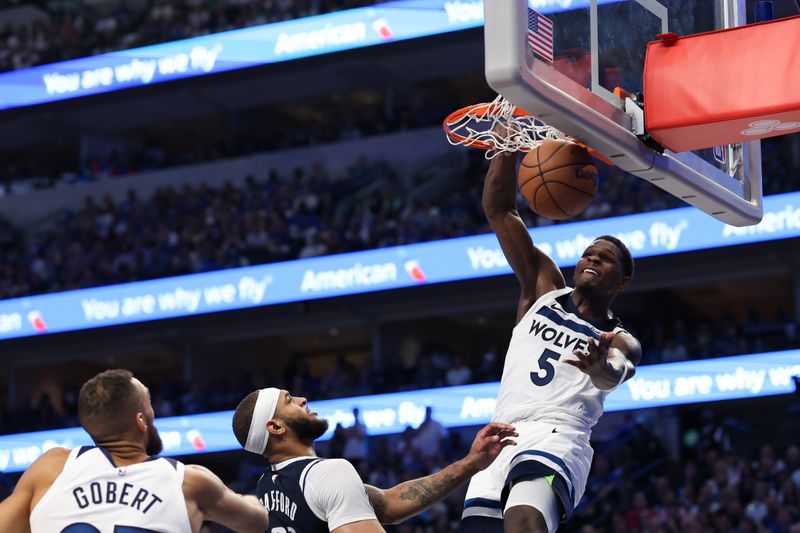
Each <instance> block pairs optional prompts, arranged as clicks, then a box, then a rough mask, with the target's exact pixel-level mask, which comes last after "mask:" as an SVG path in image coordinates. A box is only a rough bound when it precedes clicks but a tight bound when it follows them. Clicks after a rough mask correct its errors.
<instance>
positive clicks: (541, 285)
mask: <svg viewBox="0 0 800 533" xmlns="http://www.w3.org/2000/svg"><path fill="white" fill-rule="evenodd" d="M515 162H516V156H515V154H510V155H506V154H501V155H498V156H496V157H495V158H494V159H492V162H491V163H490V164H489V171H488V172H487V173H486V180H485V182H484V184H483V211H484V213H486V219H487V220H488V221H489V225H490V226H491V227H492V231H494V233H495V235H497V240H498V241H499V242H500V247H501V248H502V249H503V253H504V254H505V256H506V259H507V260H508V263H509V264H510V265H511V268H512V269H513V270H514V274H516V275H517V279H518V280H519V284H520V288H521V294H520V298H519V307H518V308H517V322H519V321H520V320H522V317H523V316H525V313H526V312H527V311H528V309H530V308H531V306H532V305H533V304H534V302H536V300H537V299H539V297H540V296H542V295H543V294H545V293H548V292H550V291H552V290H555V289H563V288H564V287H566V283H565V281H564V276H563V275H562V274H561V270H559V269H558V266H556V264H555V262H553V260H552V259H550V258H549V257H548V256H547V254H545V253H544V252H542V251H541V250H540V249H539V248H537V247H536V246H534V244H533V240H532V239H531V235H530V233H528V228H527V227H525V222H523V220H522V217H520V216H519V212H518V211H517V203H516V198H517V179H516V164H515Z"/></svg>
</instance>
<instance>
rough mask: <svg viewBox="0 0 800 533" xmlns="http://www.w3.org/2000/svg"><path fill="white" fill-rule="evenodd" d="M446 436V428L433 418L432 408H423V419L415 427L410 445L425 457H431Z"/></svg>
mask: <svg viewBox="0 0 800 533" xmlns="http://www.w3.org/2000/svg"><path fill="white" fill-rule="evenodd" d="M445 438H447V430H446V429H445V428H444V426H443V425H442V424H441V422H439V421H437V420H434V419H433V409H432V408H431V407H430V406H428V407H426V408H425V420H423V422H422V424H420V426H419V427H418V428H417V431H416V434H415V435H414V439H413V440H412V441H411V447H412V448H413V449H414V450H416V451H417V452H419V454H420V455H421V456H422V457H423V458H425V459H427V458H429V457H433V456H434V455H436V453H437V452H438V451H439V449H441V447H442V441H443V440H444V439H445Z"/></svg>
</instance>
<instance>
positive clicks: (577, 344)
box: [529, 320, 588, 351]
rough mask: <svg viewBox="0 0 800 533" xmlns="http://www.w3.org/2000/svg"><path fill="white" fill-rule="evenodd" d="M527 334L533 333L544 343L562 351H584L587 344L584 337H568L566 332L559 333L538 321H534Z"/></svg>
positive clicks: (577, 335) (578, 335)
mask: <svg viewBox="0 0 800 533" xmlns="http://www.w3.org/2000/svg"><path fill="white" fill-rule="evenodd" d="M529 333H533V334H534V335H536V336H537V337H539V338H541V339H542V340H543V341H545V342H549V343H552V345H553V346H556V347H558V348H562V349H564V350H581V351H586V349H587V347H588V342H587V339H586V336H585V335H580V334H574V335H570V334H569V333H568V332H566V331H559V330H557V329H556V328H554V327H553V326H549V325H547V324H545V323H544V322H541V321H539V320H534V321H533V323H532V324H531V329H530V331H529Z"/></svg>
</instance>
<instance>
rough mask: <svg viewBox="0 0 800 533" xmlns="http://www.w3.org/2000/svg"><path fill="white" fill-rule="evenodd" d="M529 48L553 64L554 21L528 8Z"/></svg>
mask: <svg viewBox="0 0 800 533" xmlns="http://www.w3.org/2000/svg"><path fill="white" fill-rule="evenodd" d="M528 46H530V47H531V51H532V52H533V53H535V54H536V55H538V56H540V57H541V58H542V59H544V60H545V61H549V62H550V63H552V62H553V21H552V20H550V19H549V18H547V17H544V16H542V15H540V14H539V13H537V12H536V11H534V10H533V9H531V8H530V7H529V8H528Z"/></svg>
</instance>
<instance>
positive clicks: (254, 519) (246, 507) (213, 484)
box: [183, 465, 269, 533]
mask: <svg viewBox="0 0 800 533" xmlns="http://www.w3.org/2000/svg"><path fill="white" fill-rule="evenodd" d="M183 492H184V494H185V496H186V498H187V499H188V500H190V501H191V504H193V505H194V506H196V509H197V510H198V511H199V512H200V513H202V520H211V521H212V522H216V523H218V524H222V525H223V526H225V527H228V528H230V529H233V530H235V531H240V532H243V533H263V532H264V531H265V530H266V529H267V527H268V526H269V518H268V513H267V510H266V509H265V508H264V506H263V505H261V502H259V501H258V498H256V497H255V496H243V495H241V494H236V493H235V492H233V491H232V490H231V489H229V488H228V487H226V486H225V484H224V483H223V482H222V480H221V479H219V478H218V477H217V476H216V475H215V474H214V473H213V472H211V470H209V469H207V468H205V467H203V466H199V465H186V473H185V474H184V480H183Z"/></svg>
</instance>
